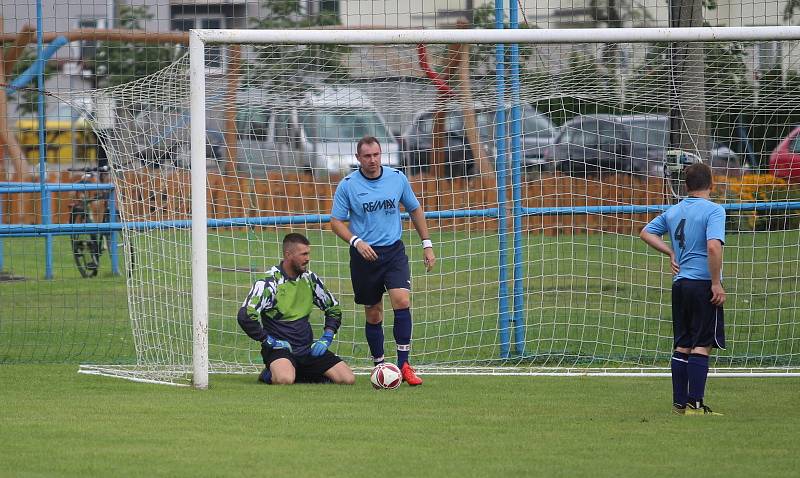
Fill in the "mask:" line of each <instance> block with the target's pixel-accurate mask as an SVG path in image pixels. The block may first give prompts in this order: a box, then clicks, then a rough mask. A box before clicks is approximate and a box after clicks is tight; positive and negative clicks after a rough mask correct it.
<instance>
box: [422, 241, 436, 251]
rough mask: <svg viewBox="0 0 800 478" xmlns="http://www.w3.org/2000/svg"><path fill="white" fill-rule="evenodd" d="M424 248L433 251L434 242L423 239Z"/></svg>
mask: <svg viewBox="0 0 800 478" xmlns="http://www.w3.org/2000/svg"><path fill="white" fill-rule="evenodd" d="M422 248H423V249H428V248H431V249H432V248H433V241H431V240H430V239H423V240H422Z"/></svg>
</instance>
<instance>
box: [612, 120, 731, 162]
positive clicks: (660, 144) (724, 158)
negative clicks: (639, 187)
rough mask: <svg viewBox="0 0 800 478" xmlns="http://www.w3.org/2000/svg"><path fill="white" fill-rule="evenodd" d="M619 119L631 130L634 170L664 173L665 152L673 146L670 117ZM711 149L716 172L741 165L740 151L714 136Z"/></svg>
mask: <svg viewBox="0 0 800 478" xmlns="http://www.w3.org/2000/svg"><path fill="white" fill-rule="evenodd" d="M619 119H620V121H621V122H622V124H624V125H626V126H627V127H628V128H629V130H630V132H629V135H630V138H631V156H632V158H633V162H634V163H633V165H634V170H635V171H637V172H642V173H646V174H649V175H651V176H658V177H662V176H663V175H664V174H663V173H664V157H665V156H664V155H665V154H666V151H667V150H668V149H670V148H669V118H668V117H667V116H663V115H623V116H619ZM710 153H711V154H710V155H711V158H710V159H711V162H710V164H709V166H711V167H712V168H713V169H714V170H715V172H717V173H719V174H726V173H728V172H731V171H739V170H740V169H741V161H740V158H739V155H738V154H737V153H736V152H735V151H733V149H731V148H730V147H729V146H727V145H725V144H722V143H720V142H719V141H717V140H712V145H711V151H710Z"/></svg>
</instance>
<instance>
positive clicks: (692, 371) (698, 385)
mask: <svg viewBox="0 0 800 478" xmlns="http://www.w3.org/2000/svg"><path fill="white" fill-rule="evenodd" d="M686 368H687V370H688V371H689V401H690V402H702V401H703V397H704V396H705V394H706V379H707V378H708V356H707V355H700V354H691V355H690V356H689V365H688V366H687V367H686Z"/></svg>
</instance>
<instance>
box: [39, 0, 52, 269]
mask: <svg viewBox="0 0 800 478" xmlns="http://www.w3.org/2000/svg"><path fill="white" fill-rule="evenodd" d="M42 28H44V27H43V21H42V0H36V61H37V62H45V61H47V60H45V58H44V44H43V43H42V41H43V36H42V31H43V30H42ZM44 70H45V68H44V65H42V67H41V68H40V69H39V71H38V72H37V75H36V87H37V89H38V90H39V91H38V94H37V95H38V96H37V109H38V113H39V184H40V185H41V201H42V224H45V225H49V224H51V223H52V222H53V220H52V217H51V215H50V192H49V191H48V190H47V184H46V182H47V162H46V159H47V158H46V156H47V144H46V143H45V141H46V140H47V137H46V135H45V127H46V125H45V114H44ZM44 257H45V259H44V263H45V270H44V278H45V279H52V278H53V235H52V234H47V235H45V238H44Z"/></svg>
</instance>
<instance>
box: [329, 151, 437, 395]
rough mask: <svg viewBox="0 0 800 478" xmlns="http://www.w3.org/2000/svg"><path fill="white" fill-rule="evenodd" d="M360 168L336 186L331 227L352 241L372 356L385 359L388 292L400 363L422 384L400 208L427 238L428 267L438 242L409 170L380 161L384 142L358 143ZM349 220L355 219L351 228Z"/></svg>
mask: <svg viewBox="0 0 800 478" xmlns="http://www.w3.org/2000/svg"><path fill="white" fill-rule="evenodd" d="M356 158H357V159H358V163H359V165H360V167H359V169H358V171H355V172H353V173H351V174H349V175H348V176H346V177H345V178H344V179H342V181H341V182H340V183H339V185H338V186H337V187H336V193H335V194H334V196H333V210H332V212H331V229H332V230H333V232H334V233H335V234H336V235H337V236H339V237H340V238H342V239H343V240H344V241H345V242H347V243H348V244H350V279H351V281H352V284H353V293H354V295H355V302H356V303H357V304H362V305H363V306H364V312H365V315H366V324H365V334H366V337H367V343H368V344H369V349H370V353H371V354H372V360H373V362H374V363H375V364H379V363H381V362H383V361H384V349H383V293H384V292H386V291H388V292H389V299H390V301H391V303H392V309H394V328H393V332H394V339H395V343H396V344H397V366H398V367H400V370H401V372H402V374H403V381H405V382H406V383H408V384H409V385H412V386H414V385H421V384H422V379H420V378H419V377H418V376H417V375H416V373H415V371H414V369H413V368H412V367H411V365H410V364H409V362H408V356H409V352H410V350H411V310H410V308H409V307H410V305H411V270H410V268H409V265H408V256H407V255H406V253H405V246H404V245H403V241H401V240H400V237H401V236H402V233H403V227H402V224H401V221H400V206H401V205H402V206H403V208H405V210H406V211H407V212H408V213H409V216H410V217H411V222H412V223H413V224H414V228H415V229H416V230H417V233H418V234H419V237H420V239H421V240H422V247H423V255H424V260H425V267H426V269H427V270H428V271H429V272H430V271H431V270H432V269H433V266H434V264H435V263H436V256H435V255H434V253H433V243H432V242H431V239H430V237H429V236H428V225H427V224H426V222H425V214H424V213H423V211H422V207H421V206H420V204H419V201H418V200H417V197H416V196H415V195H414V191H412V190H411V185H410V184H409V182H408V178H406V176H405V174H403V173H402V172H401V171H398V170H397V169H394V168H390V167H388V166H382V165H381V145H380V143H379V142H378V140H377V139H376V138H374V137H371V136H367V137H364V138H362V139H361V140H360V141H359V142H358V145H357V146H356ZM345 221H350V225H349V227H348V225H347V224H345Z"/></svg>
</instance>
